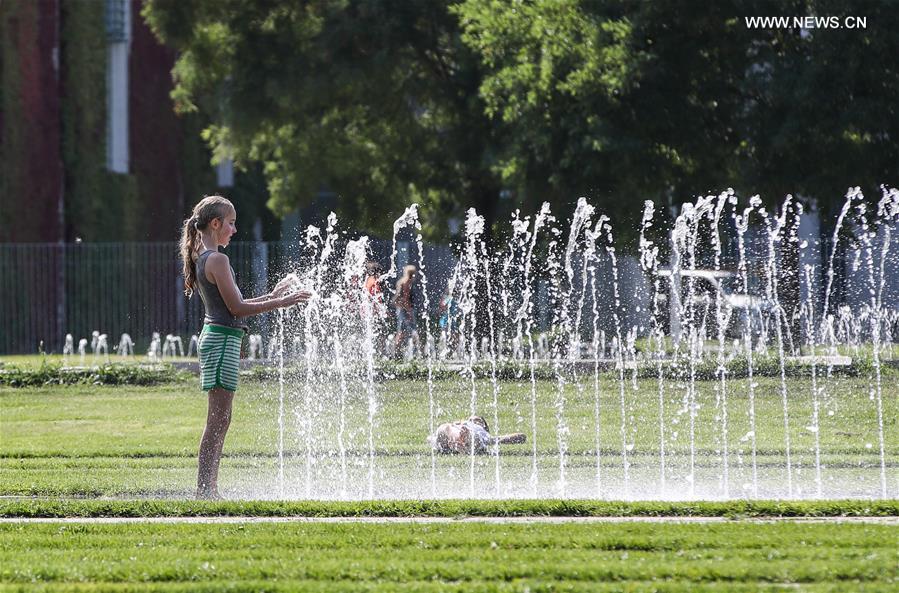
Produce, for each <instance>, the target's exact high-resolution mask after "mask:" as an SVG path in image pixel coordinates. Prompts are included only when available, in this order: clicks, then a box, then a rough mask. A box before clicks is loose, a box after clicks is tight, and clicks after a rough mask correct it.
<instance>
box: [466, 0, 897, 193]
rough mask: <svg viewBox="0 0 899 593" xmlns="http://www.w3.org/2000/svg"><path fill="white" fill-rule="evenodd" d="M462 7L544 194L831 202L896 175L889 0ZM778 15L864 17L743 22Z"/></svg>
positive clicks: (518, 166)
mask: <svg viewBox="0 0 899 593" xmlns="http://www.w3.org/2000/svg"><path fill="white" fill-rule="evenodd" d="M456 12H457V13H458V14H459V15H460V17H461V20H462V26H463V31H464V33H463V35H464V39H465V41H466V43H468V44H469V45H471V46H472V47H473V48H474V49H476V50H477V52H478V53H479V55H481V56H482V59H483V61H484V63H485V65H486V67H487V73H486V76H485V79H484V83H483V84H482V86H481V92H482V94H483V95H484V98H485V103H486V105H487V109H488V111H489V113H490V114H491V115H493V116H494V117H495V118H496V119H497V120H498V121H500V122H501V123H502V125H503V126H505V127H506V128H507V130H506V133H505V137H507V138H509V139H511V141H510V142H509V143H507V144H506V145H505V146H504V147H503V151H502V154H501V158H500V163H501V168H502V171H503V174H504V179H505V180H506V182H507V183H513V184H515V185H517V186H519V187H522V188H527V189H534V188H536V189H538V190H543V191H538V195H537V198H538V199H539V198H540V194H542V193H545V189H544V188H543V187H542V186H543V185H544V184H545V185H547V186H549V187H548V189H549V190H550V193H554V194H555V195H559V196H571V195H580V194H587V195H590V194H596V193H599V194H607V195H609V196H616V195H617V196H626V197H627V199H624V200H621V199H620V198H619V199H615V198H613V199H609V200H602V199H600V201H601V202H602V201H607V203H608V204H609V206H613V207H614V205H615V204H618V205H621V206H622V207H625V208H626V207H628V206H630V207H631V209H632V210H635V209H636V208H634V207H633V204H634V202H637V203H639V199H640V198H642V197H644V196H645V197H649V198H653V199H657V200H658V199H660V198H661V199H665V198H666V197H667V198H668V199H670V200H672V201H675V202H677V201H683V200H685V199H689V198H690V197H691V196H693V195H696V194H699V193H704V192H708V191H713V190H718V189H722V188H724V187H729V186H732V187H735V188H737V189H738V190H741V191H742V192H744V193H761V194H762V195H763V197H765V198H766V199H768V200H770V201H779V200H780V199H782V198H783V196H784V195H785V194H786V193H797V194H802V195H804V196H807V197H813V198H817V200H818V201H819V202H820V203H822V205H823V206H825V208H826V207H829V206H830V205H831V204H832V203H835V202H840V201H842V194H843V193H844V192H845V190H846V188H847V186H850V185H863V186H867V188H868V189H874V188H876V187H877V185H878V184H880V183H889V182H892V183H895V182H896V174H897V163H899V153H897V145H896V143H895V139H896V138H897V135H899V129H897V121H899V120H897V118H896V117H895V115H896V101H895V100H894V97H895V96H896V91H897V84H899V70H897V67H896V66H897V56H899V36H896V35H895V33H894V32H895V30H896V27H897V25H899V13H897V11H895V9H894V8H890V7H889V6H887V4H886V3H876V4H875V3H868V4H863V5H859V3H851V2H846V1H840V0H821V1H816V0H794V1H791V2H787V3H780V4H778V5H773V4H770V5H768V4H759V3H755V2H744V1H740V0H730V1H724V2H714V3H693V4H690V3H674V2H627V1H614V0H613V1H606V2H600V1H588V0H561V1H556V0H531V1H515V0H508V1H501V0H493V1H489V2H484V1H481V0H467V1H465V2H463V3H462V5H461V6H459V7H458V8H457V9H456ZM772 14H773V15H789V16H794V15H795V16H805V15H820V16H830V15H832V16H837V17H839V18H840V19H841V23H842V22H843V21H842V19H843V17H845V16H866V17H867V21H868V28H866V29H863V30H860V29H849V28H841V29H823V28H822V29H812V30H805V31H803V30H800V29H795V28H787V29H778V28H766V29H758V28H750V27H748V26H747V24H746V21H745V18H744V17H747V16H754V15H772ZM891 139H892V142H891ZM870 193H872V194H874V193H875V192H873V191H872V192H870Z"/></svg>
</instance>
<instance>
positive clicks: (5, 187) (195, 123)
mask: <svg viewBox="0 0 899 593" xmlns="http://www.w3.org/2000/svg"><path fill="white" fill-rule="evenodd" d="M129 1H130V2H131V15H132V19H131V22H132V27H131V46H130V53H129V81H128V83H129V89H128V95H129V99H128V101H129V104H128V111H129V163H130V164H129V173H128V174H119V173H112V172H110V171H108V170H107V168H106V145H107V129H106V128H107V107H106V105H107V79H106V77H107V36H106V22H105V10H106V2H104V1H102V0H91V1H83V0H2V1H0V44H2V52H0V219H2V220H3V224H0V241H3V242H35V241H40V242H46V241H50V242H56V241H61V240H65V241H74V240H75V239H81V240H83V241H85V242H97V241H174V240H176V239H177V238H178V233H179V232H180V225H181V221H182V220H183V218H184V217H185V216H186V215H187V213H188V212H189V210H190V209H191V207H192V206H193V204H195V203H196V202H197V200H199V199H200V198H201V197H202V196H203V195H206V194H212V193H222V194H224V195H226V196H229V197H231V198H232V199H233V200H234V201H235V205H236V206H237V210H238V213H239V215H240V217H241V221H240V222H241V223H242V224H239V226H238V228H239V229H240V231H239V237H238V238H239V239H251V238H254V237H253V234H252V227H253V222H254V221H255V220H256V219H257V218H261V219H262V220H263V222H264V225H263V238H265V239H277V238H278V235H279V233H278V226H277V224H276V223H275V221H274V218H273V216H272V215H271V213H270V212H269V211H268V210H267V208H265V202H266V200H267V198H268V194H267V191H266V189H265V183H264V180H263V179H262V176H261V175H258V174H257V173H256V172H251V173H249V174H244V173H239V172H238V173H237V174H236V175H235V187H233V188H224V189H223V188H218V187H217V186H216V177H215V170H214V168H213V167H212V165H211V164H210V158H211V155H210V152H209V150H208V148H207V147H206V145H205V143H204V141H203V140H202V138H201V132H202V130H203V128H204V127H205V126H206V125H207V123H208V122H206V121H205V120H204V119H203V116H202V115H200V114H190V115H183V116H177V115H176V114H175V113H174V110H173V104H172V100H171V98H170V96H169V94H170V92H171V90H172V80H171V69H172V66H173V65H174V61H175V54H174V52H173V51H172V50H171V49H169V48H167V47H164V46H162V45H160V43H159V41H158V40H157V39H156V37H155V36H154V35H153V34H152V32H151V31H150V30H149V28H148V27H147V26H146V24H145V23H144V21H143V19H142V18H141V16H140V12H141V8H142V4H143V0H129Z"/></svg>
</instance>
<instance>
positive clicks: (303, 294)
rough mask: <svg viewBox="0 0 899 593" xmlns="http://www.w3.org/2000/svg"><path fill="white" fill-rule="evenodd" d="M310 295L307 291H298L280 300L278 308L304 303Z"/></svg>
mask: <svg viewBox="0 0 899 593" xmlns="http://www.w3.org/2000/svg"><path fill="white" fill-rule="evenodd" d="M311 296H312V293H311V292H309V291H308V290H298V291H296V292H292V293H290V294H288V295H285V296H283V297H281V298H280V305H279V306H280V307H292V306H294V305H296V304H298V303H305V302H306V301H308V300H309V297H311Z"/></svg>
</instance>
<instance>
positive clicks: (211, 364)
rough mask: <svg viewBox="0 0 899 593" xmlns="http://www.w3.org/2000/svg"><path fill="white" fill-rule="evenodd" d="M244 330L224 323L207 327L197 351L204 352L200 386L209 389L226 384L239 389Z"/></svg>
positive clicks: (201, 360)
mask: <svg viewBox="0 0 899 593" xmlns="http://www.w3.org/2000/svg"><path fill="white" fill-rule="evenodd" d="M243 335H244V331H243V330H242V329H239V328H236V327H225V326H222V325H210V324H208V323H207V324H206V325H204V326H203V331H202V332H200V341H199V344H198V346H197V350H198V351H199V354H200V388H201V389H202V390H203V391H209V390H210V389H214V388H216V387H223V388H224V389H227V390H228V391H232V392H234V391H237V371H238V368H239V367H240V345H241V342H243Z"/></svg>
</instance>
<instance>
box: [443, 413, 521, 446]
mask: <svg viewBox="0 0 899 593" xmlns="http://www.w3.org/2000/svg"><path fill="white" fill-rule="evenodd" d="M525 441H527V437H526V436H525V435H524V434H522V433H520V432H516V433H513V434H504V435H502V436H498V437H494V436H491V435H490V428H489V427H488V426H487V421H486V420H484V419H483V418H482V417H480V416H471V417H469V418H468V419H467V420H459V421H457V422H452V423H446V424H441V425H440V426H439V427H438V428H437V432H435V433H434V434H432V435H430V436H429V437H428V444H429V445H431V447H432V448H433V449H434V450H435V451H436V452H437V453H460V454H463V455H464V454H468V453H474V454H475V455H483V454H484V453H487V450H488V448H489V447H490V446H491V445H517V444H520V443H524V442H525Z"/></svg>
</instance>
